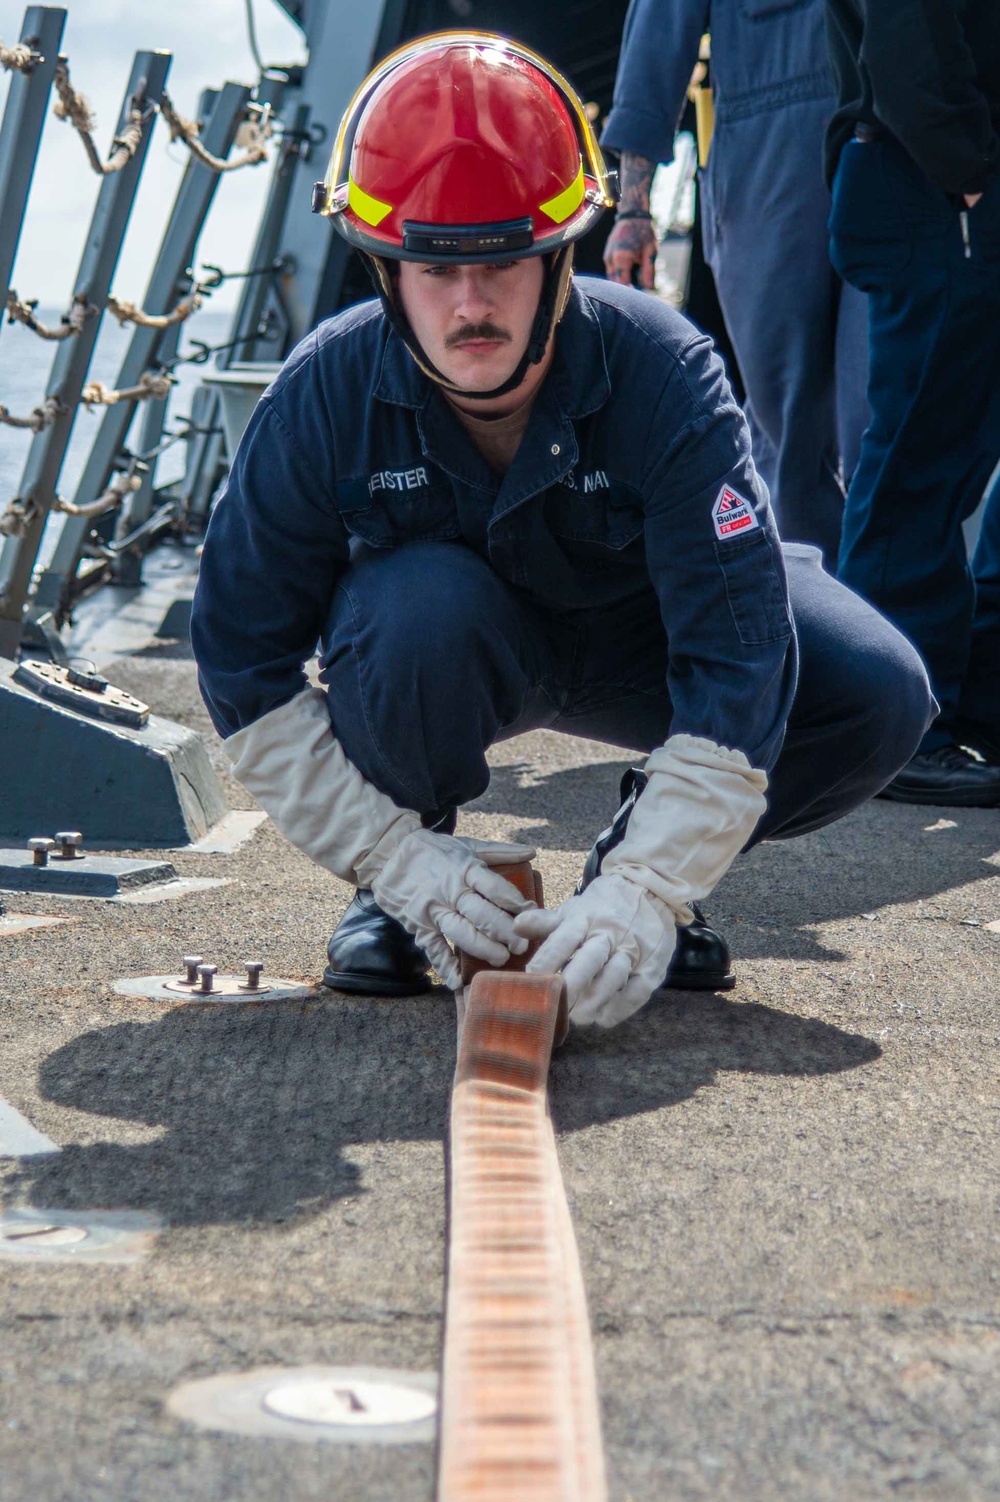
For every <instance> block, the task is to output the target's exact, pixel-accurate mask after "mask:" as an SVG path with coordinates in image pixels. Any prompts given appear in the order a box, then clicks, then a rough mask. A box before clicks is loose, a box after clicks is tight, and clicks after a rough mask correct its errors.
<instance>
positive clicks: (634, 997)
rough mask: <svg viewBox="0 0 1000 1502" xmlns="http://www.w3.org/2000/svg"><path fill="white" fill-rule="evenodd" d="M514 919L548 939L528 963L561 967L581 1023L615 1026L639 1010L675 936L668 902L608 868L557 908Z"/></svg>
mask: <svg viewBox="0 0 1000 1502" xmlns="http://www.w3.org/2000/svg"><path fill="white" fill-rule="evenodd" d="M515 926H516V928H517V932H518V933H520V934H526V935H527V937H528V938H530V939H543V940H544V943H543V944H542V945H541V948H540V949H539V950H538V952H537V954H535V955H533V956H532V958H531V960H530V961H529V962H528V969H529V970H530V971H535V972H537V973H539V974H544V975H551V974H554V973H555V972H557V971H562V975H563V979H564V980H565V982H566V992H567V997H568V1001H569V1009H570V1015H571V1016H572V1018H573V1021H574V1022H575V1023H577V1024H579V1025H580V1026H586V1025H587V1024H588V1023H590V1022H596V1023H597V1025H598V1026H599V1027H614V1025H615V1023H617V1022H624V1020H625V1018H626V1017H631V1015H632V1013H633V1012H635V1011H638V1009H639V1007H641V1006H642V1004H643V1002H646V1001H648V1000H649V998H650V996H652V994H653V992H654V991H655V990H656V988H657V986H659V985H661V984H662V982H663V978H664V976H665V975H666V973H667V967H668V966H669V964H670V960H671V957H672V955H673V952H674V943H675V940H676V936H677V930H676V928H675V926H674V915H673V913H672V912H671V911H670V909H669V908H668V907H667V906H666V905H665V903H662V902H661V901H660V900H659V898H657V897H654V896H653V895H652V894H651V893H650V892H647V890H646V889H645V887H643V886H639V885H638V884H637V883H636V882H634V881H630V880H629V879H628V878H627V877H625V876H617V875H615V876H605V875H603V874H602V875H600V876H598V877H597V879H596V881H592V882H591V884H590V886H589V887H587V889H586V891H584V892H581V893H580V896H579V897H571V898H570V899H569V901H568V902H564V903H563V904H562V906H561V907H558V908H556V909H555V911H554V912H548V911H547V910H546V909H545V908H538V909H536V910H535V911H534V912H528V913H522V914H521V916H520V917H519V918H518V919H517V921H516V925H515Z"/></svg>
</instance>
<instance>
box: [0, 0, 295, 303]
mask: <svg viewBox="0 0 1000 1502" xmlns="http://www.w3.org/2000/svg"><path fill="white" fill-rule="evenodd" d="M253 7H254V14H255V17H256V30H257V41H258V44H259V48H260V53H261V56H262V57H263V59H264V62H265V63H268V64H270V63H290V62H304V61H305V60H306V49H305V42H304V39H303V36H302V33H301V32H300V31H299V29H298V27H297V26H295V24H294V23H293V22H292V21H291V20H290V19H289V17H288V16H287V14H286V13H285V12H284V11H283V10H282V9H281V7H280V6H279V5H278V4H277V0H253ZM63 8H64V9H65V10H66V12H67V15H66V26H65V29H64V31H63V40H62V51H63V53H64V54H65V55H66V56H67V57H68V59H69V66H70V77H71V79H72V81H73V85H74V87H75V88H76V89H78V90H79V91H80V92H82V93H83V94H85V95H86V96H87V98H88V99H89V100H90V103H91V105H92V106H93V108H94V111H95V113H96V116H97V128H96V130H95V132H94V137H95V140H96V142H97V146H98V150H99V151H100V152H101V154H102V156H106V155H107V153H108V150H109V147H110V144H111V138H112V136H113V134H114V130H115V126H116V125H117V123H118V116H119V112H120V110H121V105H122V99H123V95H124V91H125V85H126V83H127V82H128V77H129V72H130V69H131V64H132V58H133V56H134V54H135V53H136V52H137V51H140V50H150V49H161V50H163V51H167V52H171V53H172V54H173V63H172V65H171V68H170V73H169V76H168V78H167V91H168V93H169V94H170V97H171V99H172V100H173V102H174V105H175V106H176V108H177V109H178V110H179V111H180V113H181V114H182V115H186V116H187V117H189V118H191V117H193V116H194V115H195V114H196V112H197V101H198V96H199V94H200V92H201V90H202V89H204V88H209V87H212V88H215V87H218V86H219V85H221V84H222V83H224V82H226V81H227V80H232V81H234V82H237V83H251V84H252V83H254V82H256V78H257V69H256V67H255V65H254V62H253V58H252V55H251V52H250V46H249V43H248V40H247V25H246V7H245V0H138V3H137V0H64V3H63ZM26 9H27V6H26V4H23V3H19V0H0V39H2V40H3V41H4V42H5V43H6V44H7V45H10V43H12V42H15V41H17V39H18V37H19V36H20V33H21V28H22V23H23V18H24V13H25V10H26ZM10 76H11V75H9V74H7V73H2V74H0V108H2V105H3V103H5V102H6V97H7V90H8V88H9V84H10ZM53 97H54V96H53ZM187 155H188V152H187V148H186V147H184V146H183V145H181V144H180V143H179V142H178V143H176V144H174V145H170V144H169V138H168V135H167V131H166V128H165V127H164V125H163V122H162V121H159V120H158V121H157V122H156V127H155V131H154V135H153V140H152V145H151V147H150V150H149V155H148V156H147V159H146V165H145V167H144V169H143V174H142V179H141V184H140V188H139V192H138V195H137V198H136V202H135V207H134V208H133V211H132V218H131V221H130V224H129V231H128V236H127V238H126V241H125V245H124V248H123V251H122V255H121V259H120V261H119V263H118V270H117V273H116V275H115V279H114V283H113V287H112V290H113V292H114V293H115V295H116V296H117V297H119V298H121V299H122V300H129V301H132V302H140V303H141V301H142V295H143V293H144V292H145V289H146V284H147V282H148V280H149V273H150V271H151V269H152V264H153V259H154V256H155V252H156V249H157V247H158V245H159V242H160V239H161V237H162V234H163V229H164V226H165V224H166V220H167V217H168V214H169V211H170V206H171V204H172V202H173V199H174V195H175V194H176V191H177V187H178V184H179V183H180V179H181V173H182V172H183V169H184V163H185V161H186V159H187ZM272 165H273V155H272V159H271V162H270V163H263V164H262V165H261V166H258V167H247V168H244V169H242V170H241V171H239V172H232V173H227V174H225V175H224V176H223V178H222V180H221V182H220V184H219V188H218V191H217V193H216V197H215V202H214V205H213V208H212V212H211V215H210V217H209V219H208V221H207V224H206V226H205V229H204V231H203V233H202V237H201V241H200V244H199V252H198V254H199V259H200V260H201V261H203V262H204V261H208V262H213V263H215V264H217V265H220V266H223V267H225V268H226V269H227V270H240V269H242V268H243V267H244V266H245V265H246V258H247V256H248V254H249V249H250V244H251V243H252V240H251V237H252V235H253V232H254V229H255V227H256V224H257V220H258V217H259V214H260V211H261V208H262V206H263V202H264V199H265V196H266V193H267V187H268V180H269V174H270V170H271V166H272ZM99 187H100V179H99V178H98V177H97V175H96V174H95V173H94V172H92V171H91V169H90V167H89V166H88V165H87V159H86V156H85V154H84V149H83V144H82V142H81V141H80V139H79V137H78V136H77V134H76V132H75V131H74V130H72V128H71V127H70V126H69V125H68V124H66V123H65V122H64V121H60V120H57V119H56V118H55V117H54V116H53V115H52V113H51V110H50V112H49V115H48V118H47V120H46V125H45V130H44V133H43V135H42V146H41V151H40V152H39V156H38V164H37V167H36V169H35V176H34V181H33V184H32V191H31V198H30V200H29V203H28V214H27V219H26V222H25V227H24V231H23V233H22V236H21V242H20V246H19V249H18V256H17V262H16V264H15V267H14V276H13V278H12V285H13V286H14V287H15V288H16V289H17V291H18V293H19V294H20V296H21V297H23V298H36V297H37V298H38V299H39V300H40V302H41V303H42V304H43V305H44V306H46V307H49V308H53V307H55V308H63V307H65V306H66V305H67V304H68V303H69V300H70V297H71V296H72V291H73V282H74V279H75V275H76V269H77V266H78V264H79V260H80V255H81V253H82V250H83V244H84V238H85V236H86V232H87V226H88V224H89V221H90V216H91V213H92V211H93V207H94V203H95V201H96V198H97V193H98V189H99ZM238 292H239V283H233V282H229V283H226V284H224V286H223V287H221V288H220V289H219V290H218V291H217V292H215V293H214V294H213V297H212V308H213V309H214V310H218V311H222V310H224V309H228V308H231V307H232V306H233V305H234V304H235V301H236V298H237V296H238Z"/></svg>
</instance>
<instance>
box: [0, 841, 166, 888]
mask: <svg viewBox="0 0 1000 1502" xmlns="http://www.w3.org/2000/svg"><path fill="white" fill-rule="evenodd" d="M176 876H177V872H176V871H175V870H174V868H173V866H172V865H170V863H169V861H151V860H134V859H128V858H126V857H124V856H114V855H89V854H88V855H82V856H78V857H77V858H76V859H75V860H63V859H62V858H61V857H60V856H56V855H53V856H51V857H50V858H49V860H48V861H47V862H46V864H45V865H37V864H36V863H35V858H34V853H33V852H32V851H31V850H10V849H3V848H0V888H3V889H4V890H6V891H10V892H44V893H45V894H46V895H48V896H50V897H118V896H120V895H121V893H123V892H130V891H134V890H135V889H136V888H138V887H146V886H150V885H152V884H153V883H154V882H166V881H173V880H174V879H175V878H176Z"/></svg>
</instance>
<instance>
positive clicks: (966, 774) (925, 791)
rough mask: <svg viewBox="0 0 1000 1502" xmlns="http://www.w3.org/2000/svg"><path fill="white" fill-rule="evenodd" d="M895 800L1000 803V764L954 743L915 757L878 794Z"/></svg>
mask: <svg viewBox="0 0 1000 1502" xmlns="http://www.w3.org/2000/svg"><path fill="white" fill-rule="evenodd" d="M878 796H879V797H880V798H888V799H889V800H890V802H892V803H929V804H931V805H937V806H942V807H945V808H996V807H998V806H1000V766H991V765H990V764H989V763H988V762H985V761H981V760H980V759H979V757H977V756H974V755H973V754H972V753H971V752H970V751H965V750H963V748H962V747H961V746H956V745H955V744H954V743H952V744H951V745H948V746H939V747H938V749H937V750H936V751H927V752H925V753H922V754H918V755H917V756H914V757H912V758H911V760H910V761H908V762H907V763H906V766H905V767H904V768H903V770H902V771H901V772H897V773H896V775H895V777H894V778H893V779H892V781H891V782H890V783H889V786H888V787H885V788H883V789H882V791H881V793H879V795H878Z"/></svg>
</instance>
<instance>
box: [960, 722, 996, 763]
mask: <svg viewBox="0 0 1000 1502" xmlns="http://www.w3.org/2000/svg"><path fill="white" fill-rule="evenodd" d="M952 734H953V735H954V737H955V743H956V745H959V746H962V747H963V748H964V749H965V750H966V751H975V753H976V755H977V756H981V757H982V758H983V761H985V762H988V763H989V765H990V766H991V767H1000V725H990V724H986V723H985V722H984V721H982V720H956V721H955V723H954V725H953V726H952Z"/></svg>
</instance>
